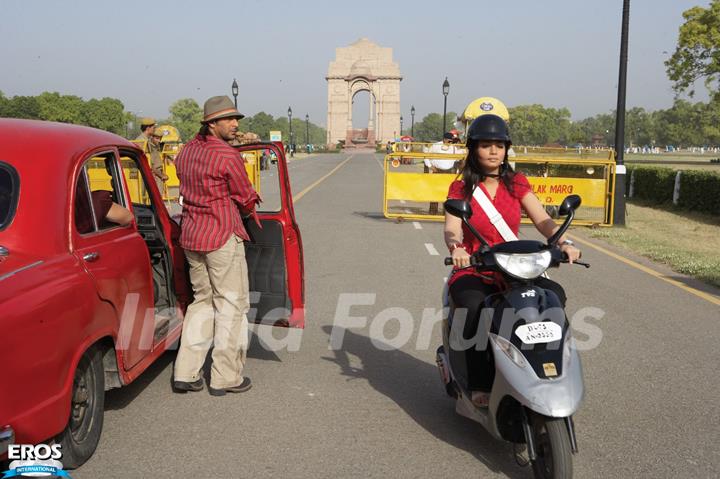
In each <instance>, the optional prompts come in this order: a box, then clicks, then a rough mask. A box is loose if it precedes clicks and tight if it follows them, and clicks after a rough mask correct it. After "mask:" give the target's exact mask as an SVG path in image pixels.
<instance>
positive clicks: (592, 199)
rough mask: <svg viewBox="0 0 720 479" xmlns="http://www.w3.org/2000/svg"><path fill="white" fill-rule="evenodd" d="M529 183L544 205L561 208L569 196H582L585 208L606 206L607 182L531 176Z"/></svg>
mask: <svg viewBox="0 0 720 479" xmlns="http://www.w3.org/2000/svg"><path fill="white" fill-rule="evenodd" d="M528 181H529V182H530V185H531V186H532V189H533V193H535V196H537V197H538V199H539V200H540V202H541V203H542V204H544V205H551V206H559V205H560V203H562V200H563V199H564V198H565V197H566V196H567V195H580V197H581V198H582V204H583V206H585V207H596V208H603V207H604V206H605V200H606V198H605V180H590V179H583V178H544V177H537V176H531V177H528Z"/></svg>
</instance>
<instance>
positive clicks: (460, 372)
mask: <svg viewBox="0 0 720 479" xmlns="http://www.w3.org/2000/svg"><path fill="white" fill-rule="evenodd" d="M535 285H536V286H537V287H539V288H543V289H548V290H550V291H553V292H554V293H555V294H556V295H557V296H558V299H560V302H561V303H562V305H563V308H564V307H565V302H566V300H567V296H566V295H565V290H564V289H563V287H562V286H560V285H559V284H558V283H556V282H555V281H552V280H550V279H546V278H538V279H537V280H535ZM497 292H498V288H497V286H495V285H494V284H487V283H485V282H484V281H483V280H482V279H480V278H479V277H477V276H470V275H467V276H462V277H460V278H458V279H457V280H456V281H455V282H453V284H451V285H450V297H451V298H452V300H453V304H454V305H455V310H456V315H455V316H454V318H453V323H452V324H451V325H450V337H451V338H452V337H453V335H454V336H456V337H458V338H459V337H460V333H461V332H460V331H457V330H453V328H459V327H462V339H464V340H466V341H469V340H472V339H473V338H476V336H477V333H478V325H479V322H480V311H481V309H482V306H483V302H484V301H485V298H487V297H488V296H489V295H491V294H494V293H497ZM465 311H466V312H467V313H466V315H463V312H465ZM463 317H464V318H465V320H464V321H463V320H462V319H463ZM481 336H482V335H481ZM486 336H487V335H484V336H483V337H486ZM450 343H451V346H450V351H448V357H449V358H450V365H451V367H452V370H453V373H454V374H455V378H456V379H457V380H458V382H460V385H461V386H462V387H463V388H465V389H468V390H471V391H475V390H477V391H490V388H491V387H492V381H493V380H494V376H495V374H494V373H495V370H494V364H493V360H492V352H491V349H490V347H489V345H487V344H485V343H482V346H485V347H481V350H480V351H478V350H477V349H476V348H475V344H476V343H475V342H473V343H472V345H471V346H470V347H469V348H468V349H460V348H453V347H452V344H453V341H452V340H451V341H450Z"/></svg>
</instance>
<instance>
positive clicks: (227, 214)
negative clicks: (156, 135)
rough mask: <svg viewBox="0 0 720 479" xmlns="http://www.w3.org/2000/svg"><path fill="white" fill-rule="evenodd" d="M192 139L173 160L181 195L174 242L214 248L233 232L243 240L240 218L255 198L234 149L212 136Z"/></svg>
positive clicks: (249, 211)
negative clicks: (177, 236) (179, 221)
mask: <svg viewBox="0 0 720 479" xmlns="http://www.w3.org/2000/svg"><path fill="white" fill-rule="evenodd" d="M204 138H205V139H203V137H201V136H200V135H198V136H196V137H195V138H193V139H192V140H191V141H190V142H189V143H188V144H187V145H185V147H183V149H182V151H180V154H179V155H178V156H177V159H176V160H175V166H176V168H177V175H178V178H179V179H180V195H181V196H182V203H183V211H182V232H181V234H180V245H181V246H182V247H183V248H185V249H188V250H191V251H201V252H206V251H214V250H216V249H218V248H220V247H221V246H223V245H224V244H225V243H226V242H227V240H228V239H229V238H230V235H232V234H233V233H234V234H235V235H237V236H238V237H240V238H242V239H243V240H245V241H247V240H249V239H250V238H249V236H248V234H247V231H245V227H244V226H243V222H242V216H241V215H247V214H253V215H255V205H256V204H257V203H258V202H259V201H260V200H259V196H258V194H257V193H256V192H255V190H254V189H253V187H252V184H251V183H250V180H249V179H248V175H247V172H246V171H245V165H244V160H243V158H242V155H240V152H238V151H237V150H236V149H234V148H233V147H231V146H230V145H228V144H227V143H226V142H224V141H222V140H220V139H219V138H216V137H214V136H212V135H207V136H206V137H204Z"/></svg>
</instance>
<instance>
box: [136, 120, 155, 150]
mask: <svg viewBox="0 0 720 479" xmlns="http://www.w3.org/2000/svg"><path fill="white" fill-rule="evenodd" d="M154 132H155V119H154V118H148V117H146V118H143V119H141V120H140V134H139V135H138V136H137V138H135V141H144V142H146V144H149V143H150V138H151V137H152V135H153V133H154ZM145 153H147V148H146V150H145Z"/></svg>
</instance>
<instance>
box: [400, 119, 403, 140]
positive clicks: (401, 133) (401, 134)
mask: <svg viewBox="0 0 720 479" xmlns="http://www.w3.org/2000/svg"><path fill="white" fill-rule="evenodd" d="M402 123H403V117H402V115H400V136H403V132H402Z"/></svg>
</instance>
